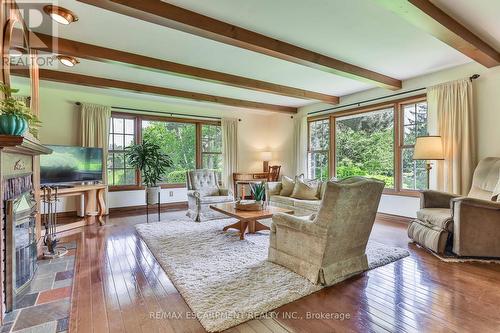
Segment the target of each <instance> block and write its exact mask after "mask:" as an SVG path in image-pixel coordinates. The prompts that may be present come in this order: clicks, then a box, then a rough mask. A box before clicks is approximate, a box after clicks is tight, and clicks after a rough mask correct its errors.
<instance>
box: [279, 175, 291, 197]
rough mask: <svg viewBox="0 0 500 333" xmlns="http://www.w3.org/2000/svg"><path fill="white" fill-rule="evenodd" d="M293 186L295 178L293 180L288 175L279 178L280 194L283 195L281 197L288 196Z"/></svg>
mask: <svg viewBox="0 0 500 333" xmlns="http://www.w3.org/2000/svg"><path fill="white" fill-rule="evenodd" d="M294 186H295V180H293V179H292V178H290V177H287V176H283V177H282V178H281V191H280V195H281V196H283V197H289V196H290V195H291V194H292V192H293V188H294Z"/></svg>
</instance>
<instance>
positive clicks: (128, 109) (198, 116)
mask: <svg viewBox="0 0 500 333" xmlns="http://www.w3.org/2000/svg"><path fill="white" fill-rule="evenodd" d="M75 104H76V105H82V103H81V102H75ZM111 109H114V110H123V111H138V112H144V113H154V114H161V115H170V116H181V117H190V118H202V119H215V120H221V119H222V118H221V117H213V116H201V115H199V114H186V113H175V112H162V111H155V110H146V109H135V108H126V107H122V106H112V107H111ZM238 121H241V119H240V118H238Z"/></svg>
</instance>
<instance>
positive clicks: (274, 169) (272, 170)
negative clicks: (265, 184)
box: [267, 165, 281, 182]
mask: <svg viewBox="0 0 500 333" xmlns="http://www.w3.org/2000/svg"><path fill="white" fill-rule="evenodd" d="M280 171H281V165H273V166H270V167H269V177H268V179H267V180H268V181H270V182H277V181H278V179H279V177H280Z"/></svg>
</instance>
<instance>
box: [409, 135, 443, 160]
mask: <svg viewBox="0 0 500 333" xmlns="http://www.w3.org/2000/svg"><path fill="white" fill-rule="evenodd" d="M413 159H414V160H444V156H443V141H442V140H441V137H440V136H420V137H418V138H417V141H416V142H415V150H414V152H413Z"/></svg>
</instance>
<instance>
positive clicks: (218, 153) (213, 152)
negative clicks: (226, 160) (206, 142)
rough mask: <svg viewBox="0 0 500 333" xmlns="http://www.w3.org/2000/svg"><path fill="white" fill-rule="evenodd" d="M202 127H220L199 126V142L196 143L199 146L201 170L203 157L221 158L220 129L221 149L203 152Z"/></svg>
mask: <svg viewBox="0 0 500 333" xmlns="http://www.w3.org/2000/svg"><path fill="white" fill-rule="evenodd" d="M203 126H219V127H220V125H214V124H206V123H205V124H201V125H200V126H199V130H200V140H199V141H197V143H198V142H199V145H200V149H199V151H200V166H201V167H202V168H203V155H220V156H221V157H222V129H221V133H220V135H221V149H220V151H203V145H202V143H203Z"/></svg>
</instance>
